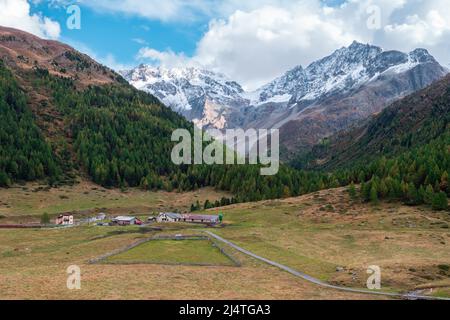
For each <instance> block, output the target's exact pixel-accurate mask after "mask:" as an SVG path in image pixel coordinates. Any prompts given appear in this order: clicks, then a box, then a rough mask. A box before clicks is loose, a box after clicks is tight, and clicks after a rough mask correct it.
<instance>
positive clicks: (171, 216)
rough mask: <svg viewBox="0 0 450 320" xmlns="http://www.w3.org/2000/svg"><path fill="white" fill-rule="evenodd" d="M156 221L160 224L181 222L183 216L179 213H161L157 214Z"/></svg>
mask: <svg viewBox="0 0 450 320" xmlns="http://www.w3.org/2000/svg"><path fill="white" fill-rule="evenodd" d="M156 221H157V222H159V223H161V222H180V221H183V215H182V214H180V213H173V212H162V213H160V214H159V216H158V218H156Z"/></svg>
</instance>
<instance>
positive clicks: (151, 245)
mask: <svg viewBox="0 0 450 320" xmlns="http://www.w3.org/2000/svg"><path fill="white" fill-rule="evenodd" d="M79 188H80V187H77V190H79ZM1 192H3V193H2V194H9V195H10V196H11V197H14V198H17V199H18V198H21V197H22V198H23V197H27V196H26V195H24V194H23V193H24V192H25V191H20V190H17V189H9V190H6V191H5V190H2V191H1ZM52 192H53V193H55V194H61V193H65V191H64V189H63V190H53V191H52ZM99 192H101V191H99ZM107 192H109V191H107ZM113 192H117V193H120V191H117V190H115V191H114V190H111V192H110V193H109V195H111V194H113ZM101 193H103V192H101ZM213 193H214V191H213V190H206V191H205V190H203V191H198V193H197V195H198V196H199V197H204V196H206V195H207V194H208V195H211V194H213ZM43 195H44V194H43V193H41V194H40V195H39V193H37V194H33V199H34V200H38V199H39V200H40V199H41V197H43ZM126 195H127V196H130V198H129V203H127V202H124V203H123V205H124V206H127V205H128V207H125V210H126V212H130V211H132V210H134V209H133V208H135V206H136V203H139V200H136V202H135V199H138V198H139V196H140V195H142V196H144V197H146V196H147V197H151V196H154V195H152V194H148V195H144V194H143V193H141V192H140V191H138V190H132V191H130V192H129V193H127V194H126ZM160 196H161V197H162V199H161V200H162V201H164V202H165V203H166V205H167V206H172V205H174V203H173V201H181V202H180V204H181V203H183V202H184V203H185V204H187V203H190V201H191V200H193V199H195V198H192V193H190V194H173V195H172V194H168V195H167V197H165V196H164V195H163V194H160V195H158V197H160ZM69 197H70V198H72V199H79V200H80V203H81V204H85V205H86V206H88V204H87V203H88V202H89V200H90V199H91V198H90V197H91V195H89V194H84V193H83V192H82V193H78V194H77V193H76V191H75V190H72V191H71V193H70V194H69ZM57 198H58V199H59V196H58V197H57ZM176 198H179V199H177V200H174V199H176ZM0 199H2V201H3V202H5V201H4V200H3V199H4V198H0ZM58 199H49V200H48V201H47V202H48V203H46V204H45V205H46V208H48V209H51V210H56V209H54V208H58V206H59V204H60V201H66V200H65V199H59V200H58ZM147 199H148V198H147ZM42 200H43V201H44V202H45V198H42ZM53 201H55V202H53ZM8 202H9V203H11V201H8ZM145 202H146V203H147V201H145ZM104 203H106V202H104ZM25 204H26V205H27V206H28V205H31V206H32V204H31V203H30V202H28V203H24V205H25ZM53 204H55V206H56V207H53ZM144 205H147V206H152V205H154V202H152V201H149V202H148V203H147V204H145V203H144ZM70 206H71V207H72V208H76V206H77V203H76V202H74V203H70ZM15 208H16V209H17V208H19V205H18V204H17V205H16V206H15ZM127 208H128V209H127ZM51 210H50V211H51ZM92 210H94V208H92ZM220 211H221V212H223V213H224V225H223V226H221V227H218V228H212V229H211V228H208V229H207V230H209V231H213V232H215V233H216V234H218V235H221V236H222V237H224V238H225V239H228V240H230V241H233V242H235V243H236V244H238V245H240V246H241V247H243V248H245V249H247V250H250V251H253V252H254V253H256V254H259V255H261V256H263V257H265V258H268V259H271V260H274V261H277V262H279V263H282V264H285V265H287V266H290V267H292V268H294V269H297V270H299V271H302V272H305V273H307V274H310V275H312V276H315V277H317V278H320V279H322V280H324V281H327V282H329V283H333V284H339V285H343V286H348V287H354V288H363V287H365V282H366V280H367V273H366V270H367V268H368V266H370V265H378V266H380V267H381V269H382V289H383V291H395V292H411V291H415V292H419V293H422V294H428V295H435V296H441V297H450V251H449V250H448V244H449V243H450V232H449V225H450V215H449V214H448V212H433V211H431V210H430V209H429V208H427V207H408V206H404V205H401V204H399V203H380V204H379V205H377V206H373V205H370V204H363V203H361V202H359V201H352V200H351V199H349V197H348V194H347V193H346V191H345V189H342V188H341V189H334V190H324V191H321V192H319V193H315V194H310V195H305V196H302V197H298V198H290V199H284V200H273V201H262V202H258V203H246V204H239V205H233V206H229V207H225V208H220ZM209 212H215V210H212V211H209ZM6 214H7V215H10V214H12V212H11V211H7V212H6ZM19 216H20V215H19ZM8 217H9V216H8ZM8 217H7V218H5V219H1V220H8ZM1 220H0V221H1ZM155 226H158V227H161V228H162V230H161V231H156V230H153V229H151V228H139V227H97V226H80V227H75V228H68V229H41V230H33V229H0V299H61V298H62V299H185V298H186V297H188V298H190V299H210V298H211V297H214V298H216V299H225V300H230V299H360V298H364V299H367V298H376V299H379V298H381V297H372V296H367V295H355V294H351V293H345V292H340V291H336V290H331V289H324V288H320V287H318V286H316V285H313V284H310V283H308V282H305V281H303V280H301V279H299V278H296V277H294V276H292V275H290V274H288V273H286V272H283V271H281V270H279V269H277V268H274V267H270V266H268V265H266V264H264V263H262V262H260V261H257V260H255V259H252V258H250V257H248V256H245V255H243V254H240V253H239V252H236V251H235V250H233V249H231V248H229V247H226V246H225V245H224V247H225V249H227V252H228V250H231V252H230V253H232V256H233V257H235V258H236V257H237V259H238V260H239V261H240V264H241V265H242V266H241V267H239V268H236V267H234V265H233V264H232V262H231V260H229V258H227V257H226V256H225V255H222V254H221V253H220V251H219V250H218V249H217V248H214V247H213V246H212V244H211V243H210V242H208V241H200V242H198V240H195V241H186V242H185V241H179V242H178V241H173V240H169V241H165V240H161V241H153V242H148V243H146V244H144V245H142V246H138V247H135V248H133V249H132V250H129V251H127V252H124V253H122V254H120V255H117V256H115V257H112V258H111V263H103V264H90V263H89V261H90V260H91V259H95V258H98V257H101V256H104V255H106V254H108V253H110V252H115V251H117V250H120V249H122V248H124V247H126V246H129V245H132V244H133V243H136V242H137V241H141V240H144V239H148V238H150V237H160V236H174V235H176V234H184V235H189V234H196V235H197V234H202V230H203V229H204V226H201V225H188V224H178V223H173V224H171V223H169V224H158V225H155ZM113 260H116V261H113ZM120 260H122V262H121V261H120ZM133 262H138V263H139V264H130V263H133ZM179 264H181V265H179ZM193 264H208V265H210V264H214V266H194V265H193ZM70 265H78V266H80V267H81V270H82V290H80V291H78V292H72V291H69V290H67V288H66V279H67V274H66V269H67V267H68V266H70ZM338 267H339V269H340V271H338ZM230 275H232V276H230Z"/></svg>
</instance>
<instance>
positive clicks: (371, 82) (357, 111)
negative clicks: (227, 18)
mask: <svg viewBox="0 0 450 320" xmlns="http://www.w3.org/2000/svg"><path fill="white" fill-rule="evenodd" d="M447 72H448V70H447V69H446V68H445V67H443V66H441V65H440V64H439V63H438V62H437V61H436V60H435V59H434V58H433V56H431V55H430V54H429V52H428V51H427V50H425V49H416V50H414V51H412V52H410V53H403V52H399V51H384V50H383V49H382V48H380V47H377V46H373V45H369V44H362V43H359V42H356V41H355V42H353V43H352V44H351V45H350V46H349V47H343V48H341V49H339V50H336V51H335V52H334V53H332V54H331V55H330V56H327V57H325V58H323V59H320V60H318V61H315V62H313V63H311V64H310V65H309V66H307V67H306V68H303V67H302V66H297V67H295V68H293V69H292V70H289V71H287V72H286V73H285V74H284V75H282V76H281V77H279V78H277V79H275V80H273V81H272V82H270V83H268V84H266V85H264V86H263V87H261V88H259V89H257V90H256V91H253V92H246V91H244V89H243V88H242V86H241V85H240V84H238V83H237V82H236V81H233V80H232V79H229V78H227V77H226V76H225V75H223V74H219V73H214V72H212V71H208V70H202V69H196V68H173V69H167V68H163V67H153V66H149V65H140V66H138V67H137V68H135V69H133V70H129V71H123V72H121V73H122V75H123V76H124V78H125V79H126V80H127V81H129V82H130V84H132V85H133V86H135V87H136V88H138V89H140V90H144V91H146V92H149V93H151V94H153V95H155V96H156V97H157V98H158V99H160V100H161V101H162V102H163V103H164V104H166V105H167V106H169V107H171V108H172V109H173V110H175V111H177V112H179V113H181V114H182V115H184V116H185V117H186V118H187V119H188V120H191V121H193V122H194V123H196V124H197V125H199V126H202V127H203V128H216V129H226V128H244V129H248V128H265V129H270V128H277V129H280V136H281V143H282V147H283V153H282V157H283V158H285V159H288V158H290V157H291V155H292V154H293V153H297V152H298V151H299V150H304V149H306V150H307V149H309V148H310V147H311V146H313V145H315V144H317V143H319V142H321V141H322V140H323V139H324V138H326V137H329V136H332V135H334V134H336V133H337V132H339V131H342V130H345V129H348V128H350V127H352V126H355V125H357V124H359V123H360V122H362V121H364V120H366V119H367V118H369V117H370V116H371V115H374V114H377V113H379V112H380V111H382V110H383V109H384V108H386V107H387V106H388V105H390V104H391V103H392V102H394V101H396V100H398V99H400V98H403V97H405V96H407V95H409V94H410V93H413V92H415V91H417V90H420V89H422V88H424V87H426V86H428V85H429V84H431V83H433V82H434V81H436V80H438V79H441V78H442V77H443V76H444V75H445V74H447Z"/></svg>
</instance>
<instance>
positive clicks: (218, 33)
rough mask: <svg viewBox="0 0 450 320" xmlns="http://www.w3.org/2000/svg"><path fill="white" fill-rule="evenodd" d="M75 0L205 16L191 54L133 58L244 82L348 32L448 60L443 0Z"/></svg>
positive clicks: (120, 9)
mask: <svg viewBox="0 0 450 320" xmlns="http://www.w3.org/2000/svg"><path fill="white" fill-rule="evenodd" d="M0 1H1V0H0ZM52 1H54V2H57V1H64V0H52ZM79 2H81V3H83V4H84V5H86V6H89V7H91V8H93V9H95V10H99V11H100V12H116V13H123V14H127V15H136V16H141V17H145V18H148V19H152V20H162V21H164V22H167V23H180V22H181V23H186V22H189V21H191V20H201V21H210V22H209V25H208V28H207V31H206V32H205V33H204V35H203V37H202V38H201V40H200V41H199V42H198V43H197V49H196V51H195V54H194V55H193V56H192V57H187V56H186V55H185V54H183V53H176V52H173V51H172V50H165V51H160V50H156V49H154V48H150V47H148V45H145V47H144V48H142V49H141V51H140V52H139V54H138V58H139V59H147V60H149V61H150V62H152V63H154V64H161V65H164V66H180V65H194V66H197V65H201V66H204V67H205V68H210V69H213V70H216V71H219V72H221V73H224V74H227V75H229V76H230V77H231V78H233V79H236V80H238V81H239V82H241V83H242V84H243V85H244V86H245V87H247V88H249V89H254V88H256V87H258V86H259V85H261V84H264V83H266V82H267V81H270V80H272V79H273V78H274V77H276V76H279V75H281V74H282V73H283V72H285V71H287V70H288V69H289V68H292V67H294V66H296V65H300V64H301V65H303V66H306V65H308V64H309V63H311V62H312V61H314V60H316V59H319V58H321V57H324V56H325V55H328V54H330V53H332V52H333V51H334V50H336V49H338V48H340V47H342V46H347V45H349V44H350V43H351V42H352V41H353V40H357V41H360V42H365V43H371V44H374V45H378V46H381V47H383V48H385V49H397V50H402V51H411V50H413V49H415V48H417V47H423V48H426V49H428V50H429V51H430V52H431V53H432V54H433V55H434V56H435V57H436V58H437V59H438V60H439V61H440V62H441V63H442V64H444V65H448V64H449V62H450V58H449V53H450V15H448V14H447V12H448V0H427V1H424V0H346V1H344V2H343V3H342V4H340V5H334V6H327V5H326V3H336V1H323V0H246V1H241V0H189V1H187V0H165V1H160V0H147V1H141V0H96V1H90V0H89V1H88V0H79ZM374 17H375V18H376V20H379V21H378V24H379V26H378V27H376V28H374V27H373V26H369V24H368V23H369V21H371V19H372V21H373V18H374ZM378 18H379V19H378ZM143 46H144V45H143Z"/></svg>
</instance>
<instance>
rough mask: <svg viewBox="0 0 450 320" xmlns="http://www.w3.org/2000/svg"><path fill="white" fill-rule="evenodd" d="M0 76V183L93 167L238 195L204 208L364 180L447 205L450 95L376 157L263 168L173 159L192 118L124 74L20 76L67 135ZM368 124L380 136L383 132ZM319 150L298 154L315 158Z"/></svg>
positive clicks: (108, 182) (367, 188)
mask: <svg viewBox="0 0 450 320" xmlns="http://www.w3.org/2000/svg"><path fill="white" fill-rule="evenodd" d="M0 74H1V78H0V94H1V99H0V114H1V117H0V125H1V128H2V131H1V132H0V141H1V144H0V186H2V187H8V186H10V185H11V184H13V183H15V182H20V181H35V180H46V181H47V182H48V183H49V184H50V185H58V184H62V183H73V180H74V179H76V177H77V176H82V175H87V176H88V177H89V178H90V179H91V180H92V181H94V182H95V183H97V184H99V185H102V186H105V187H119V188H127V187H140V188H143V189H146V190H167V191H188V190H195V189H198V188H201V187H205V186H213V187H216V188H218V189H220V190H225V191H230V192H232V193H233V194H234V197H233V199H224V200H223V201H222V202H219V203H215V204H210V203H205V204H201V205H199V204H193V209H199V207H205V208H207V207H212V206H218V205H223V204H229V203H233V202H243V201H257V200H263V199H274V198H283V197H290V196H298V195H302V194H306V193H310V192H314V191H317V190H321V189H327V188H333V187H339V186H347V185H350V189H352V191H351V192H352V193H356V187H355V184H358V185H360V196H361V198H362V199H363V200H364V201H372V202H377V201H379V200H381V199H389V200H400V201H403V202H405V203H407V204H409V205H418V204H428V205H430V206H432V207H433V208H434V209H436V210H443V209H446V208H447V197H448V196H450V187H449V184H448V173H449V171H450V154H449V150H450V149H449V145H450V134H449V130H448V108H449V101H448V100H445V99H444V98H443V99H441V100H440V101H439V103H438V104H436V105H435V106H434V107H433V108H434V109H436V108H437V109H439V108H440V109H439V110H441V112H440V113H438V114H439V116H437V114H435V113H434V111H433V112H432V113H431V115H430V116H429V117H428V118H427V119H426V121H423V123H422V125H421V130H415V131H413V132H406V133H405V132H402V133H401V134H398V135H396V136H395V139H391V138H389V139H388V140H387V141H390V142H391V147H389V146H388V147H386V144H384V143H383V146H384V148H386V150H384V151H383V150H382V151H381V152H378V154H377V153H376V152H368V153H367V154H368V155H370V157H360V159H359V161H358V160H355V161H344V162H345V165H342V164H339V161H335V163H336V164H333V165H330V166H329V167H328V168H326V166H325V168H307V167H304V166H302V165H299V161H300V160H298V159H297V163H295V162H294V163H293V164H294V167H297V169H295V168H294V167H289V166H287V165H282V166H281V168H280V171H279V173H278V174H277V175H275V176H261V175H260V171H259V169H260V168H259V167H258V166H255V165H239V166H219V165H215V166H207V165H182V166H177V165H174V164H173V163H172V161H171V159H170V154H171V150H172V148H173V146H174V143H173V142H171V141H170V137H171V133H172V131H173V130H174V129H177V128H186V129H189V130H190V131H191V132H192V131H193V125H192V124H191V123H189V122H187V121H186V120H185V119H184V118H182V117H181V116H179V115H178V114H176V113H175V112H173V111H171V110H170V109H169V108H167V107H165V106H164V105H162V104H161V103H159V102H158V100H157V99H156V98H155V97H153V96H151V95H149V94H146V93H143V92H140V91H137V90H136V89H134V88H132V87H131V86H130V85H128V84H126V83H125V82H124V80H123V81H122V80H121V81H119V82H116V83H114V84H110V85H104V86H92V85H91V86H87V87H81V86H79V85H78V84H77V82H76V80H75V79H68V78H61V77H56V76H53V75H50V74H49V72H48V71H47V70H45V69H40V68H34V70H33V71H29V72H27V73H26V74H25V75H23V77H26V79H27V82H28V83H31V84H32V86H33V89H34V90H35V91H36V92H41V91H43V90H45V91H46V92H50V99H49V100H50V101H49V103H50V104H51V105H52V106H53V110H54V113H55V114H56V115H57V116H58V117H60V118H61V119H62V121H63V127H62V128H60V130H61V131H62V132H65V138H64V139H63V141H61V139H54V138H52V136H49V135H47V136H46V134H45V130H42V129H41V128H40V126H39V125H38V123H39V121H40V119H39V118H38V117H37V116H36V115H34V113H33V112H32V110H31V109H30V106H29V103H28V102H29V100H30V97H29V95H27V92H26V91H25V90H23V89H22V88H21V87H20V86H19V84H18V82H17V81H16V79H15V78H14V76H13V74H12V73H11V72H10V71H9V70H8V69H7V68H6V67H5V66H4V65H3V64H1V65H0ZM434 109H433V110H434ZM442 113H443V114H444V116H442ZM399 119H400V118H399V117H398V114H392V111H390V110H389V109H387V110H386V111H385V112H383V113H382V114H381V115H380V116H379V117H378V118H377V119H375V120H374V121H375V124H374V126H373V127H375V128H386V127H389V126H395V125H396V123H397V124H398V121H399ZM377 121H378V122H380V121H381V122H382V124H381V125H380V123H377ZM368 132H369V134H371V135H373V136H376V134H377V132H376V130H375V131H373V132H372V131H371V130H370V129H369V130H368ZM369 138H370V137H369ZM369 140H370V139H369ZM366 144H367V143H366ZM320 148H323V146H320ZM321 152H323V150H321ZM317 155H318V154H309V155H308V156H307V157H303V158H301V160H302V161H303V160H305V159H308V161H310V160H311V159H314V158H317ZM374 155H375V156H374ZM339 156H340V155H339V154H338V156H334V157H333V158H332V159H333V160H334V159H337V158H338V157H339ZM361 159H364V161H361ZM331 163H333V161H331Z"/></svg>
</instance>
